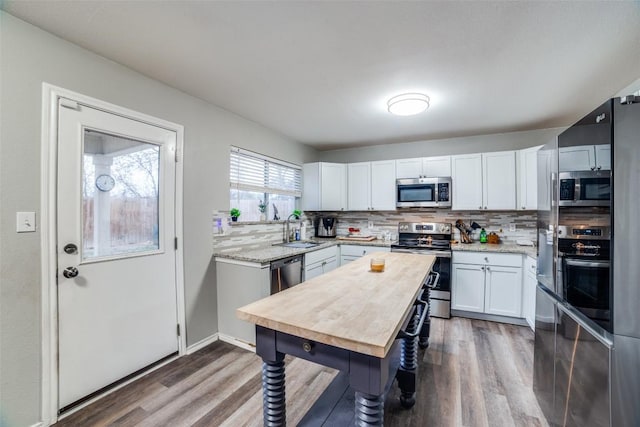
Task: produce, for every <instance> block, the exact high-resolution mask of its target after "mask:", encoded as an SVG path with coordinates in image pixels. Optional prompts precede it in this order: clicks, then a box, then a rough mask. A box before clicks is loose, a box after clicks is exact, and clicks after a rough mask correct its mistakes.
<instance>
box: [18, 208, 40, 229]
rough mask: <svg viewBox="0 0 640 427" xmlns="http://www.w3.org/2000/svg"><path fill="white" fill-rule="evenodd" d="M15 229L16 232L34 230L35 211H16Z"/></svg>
mask: <svg viewBox="0 0 640 427" xmlns="http://www.w3.org/2000/svg"><path fill="white" fill-rule="evenodd" d="M16 231H17V232H18V233H32V232H34V231H36V213H35V212H16Z"/></svg>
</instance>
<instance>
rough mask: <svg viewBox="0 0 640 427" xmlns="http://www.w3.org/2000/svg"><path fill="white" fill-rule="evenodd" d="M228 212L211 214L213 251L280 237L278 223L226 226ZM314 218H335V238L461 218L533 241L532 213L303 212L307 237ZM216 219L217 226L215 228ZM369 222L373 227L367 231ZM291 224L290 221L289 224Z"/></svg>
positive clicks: (507, 236)
mask: <svg viewBox="0 0 640 427" xmlns="http://www.w3.org/2000/svg"><path fill="white" fill-rule="evenodd" d="M228 216H229V213H228V212H226V211H215V212H214V213H213V222H212V228H213V247H214V249H215V250H225V249H227V248H239V249H242V248H256V247H258V246H264V245H268V244H272V243H278V242H281V241H282V238H283V228H284V224H283V222H282V221H267V222H259V223H256V222H251V223H242V222H239V223H233V225H228V224H227V218H228ZM317 216H335V217H337V218H338V235H346V234H348V233H349V227H355V228H359V229H360V230H361V232H362V233H370V234H372V235H376V236H378V237H382V236H384V234H385V233H387V232H388V233H390V234H391V235H392V237H393V238H394V239H395V238H397V234H398V223H399V222H403V221H409V222H448V223H451V224H452V225H454V224H455V222H456V220H458V219H461V220H462V221H463V222H464V223H465V224H466V225H467V226H470V225H471V223H472V222H476V223H478V224H479V225H480V226H481V227H484V228H485V230H487V232H491V231H494V232H496V233H498V234H499V235H500V238H501V239H502V240H503V241H505V242H512V243H513V242H515V241H516V240H517V239H528V240H532V241H534V242H535V241H536V219H537V215H536V212H535V211H487V212H485V211H451V210H448V209H447V210H444V209H420V210H417V209H416V210H413V209H411V210H406V211H405V210H398V211H376V212H367V211H362V212H355V211H346V212H305V213H304V215H303V217H302V220H301V221H302V222H304V224H305V225H306V234H307V238H310V237H312V236H313V226H312V221H313V219H314V218H316V217H317ZM218 219H220V220H221V227H220V229H219V227H218V221H217V220H218ZM369 223H371V224H372V225H373V228H371V229H369V227H368V226H369ZM293 224H294V223H293V222H292V225H293ZM510 224H514V225H515V229H516V231H509V225H510ZM479 234H480V230H479V229H478V230H476V231H475V232H474V233H473V234H472V238H473V239H474V240H478V239H479ZM453 235H454V238H455V239H457V240H459V238H460V236H459V232H458V230H457V229H456V228H455V226H454V228H453Z"/></svg>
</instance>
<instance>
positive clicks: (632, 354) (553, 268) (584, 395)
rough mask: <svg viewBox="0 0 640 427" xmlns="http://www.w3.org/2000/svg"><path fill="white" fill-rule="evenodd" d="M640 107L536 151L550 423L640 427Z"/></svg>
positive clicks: (540, 344) (539, 377) (542, 385)
mask: <svg viewBox="0 0 640 427" xmlns="http://www.w3.org/2000/svg"><path fill="white" fill-rule="evenodd" d="M637 101H640V100H638V99H637V98H634V97H633V96H631V97H627V98H623V99H620V98H615V99H612V100H609V101H607V102H605V103H604V104H602V105H601V106H599V107H598V108H597V109H595V110H594V111H593V112H592V113H590V114H588V115H587V116H585V117H584V118H583V119H581V120H580V121H579V122H577V123H576V124H575V125H574V126H572V127H570V128H569V129H567V131H565V132H563V133H562V134H561V135H559V137H558V138H557V139H556V140H554V141H551V142H550V143H548V144H547V145H545V146H544V147H543V148H542V150H540V152H539V155H538V189H539V190H538V206H539V207H538V289H537V294H536V323H535V327H536V333H535V350H534V351H535V352H534V378H533V385H534V391H535V393H536V396H537V398H538V402H539V403H540V406H541V408H542V410H543V412H544V413H545V416H546V417H547V420H548V421H549V423H550V424H551V425H560V426H639V425H640V405H639V404H638V403H637V402H640V372H639V371H640V369H639V368H640V248H639V245H640V224H638V223H639V222H640V191H638V190H639V189H640V103H639V102H637Z"/></svg>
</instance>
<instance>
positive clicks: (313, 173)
mask: <svg viewBox="0 0 640 427" xmlns="http://www.w3.org/2000/svg"><path fill="white" fill-rule="evenodd" d="M302 173H303V193H302V209H303V210H305V211H341V210H345V209H346V206H347V165H345V164H341V163H324V162H321V163H305V164H304V165H303V167H302Z"/></svg>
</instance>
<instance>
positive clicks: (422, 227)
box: [416, 224, 433, 231]
mask: <svg viewBox="0 0 640 427" xmlns="http://www.w3.org/2000/svg"><path fill="white" fill-rule="evenodd" d="M416 230H422V231H433V225H431V224H429V225H424V224H417V225H416Z"/></svg>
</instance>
